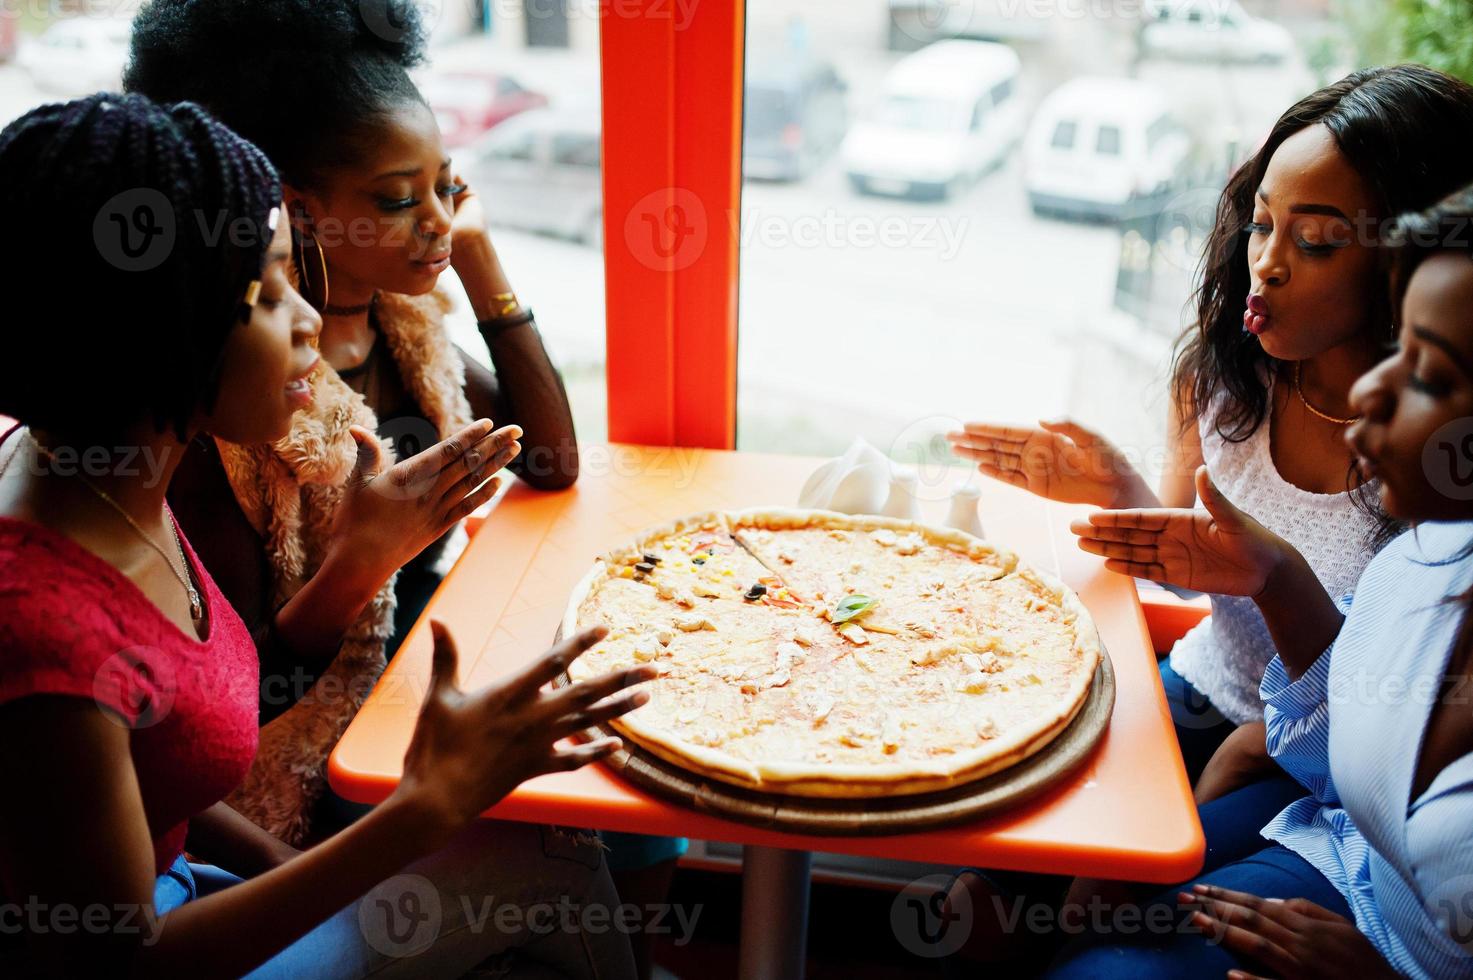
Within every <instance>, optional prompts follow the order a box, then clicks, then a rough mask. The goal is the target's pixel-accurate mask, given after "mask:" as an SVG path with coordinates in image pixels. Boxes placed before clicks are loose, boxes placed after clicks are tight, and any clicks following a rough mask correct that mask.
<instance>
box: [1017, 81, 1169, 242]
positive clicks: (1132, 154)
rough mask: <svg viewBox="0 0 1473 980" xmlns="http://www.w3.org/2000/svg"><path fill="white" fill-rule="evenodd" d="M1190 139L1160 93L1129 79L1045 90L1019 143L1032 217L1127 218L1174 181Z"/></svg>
mask: <svg viewBox="0 0 1473 980" xmlns="http://www.w3.org/2000/svg"><path fill="white" fill-rule="evenodd" d="M1190 155H1191V138H1190V137H1189V136H1188V135H1187V133H1186V131H1185V130H1184V129H1182V128H1181V127H1180V126H1178V125H1177V124H1176V123H1175V122H1174V121H1173V120H1172V118H1171V113H1170V111H1169V109H1168V106H1167V103H1166V99H1165V97H1164V96H1163V95H1162V94H1161V93H1160V91H1158V90H1157V89H1155V88H1154V87H1152V86H1151V85H1148V84H1146V83H1145V82H1141V81H1137V80H1136V79H1133V78H1098V77H1087V76H1086V77H1081V78H1076V79H1073V80H1072V81H1069V82H1066V83H1064V84H1063V85H1061V86H1059V87H1058V88H1057V89H1055V90H1054V91H1053V92H1051V93H1050V94H1049V96H1048V98H1046V99H1044V100H1043V104H1042V105H1040V106H1039V107H1038V111H1037V112H1036V113H1035V114H1034V116H1033V123H1032V125H1031V126H1030V127H1029V129H1028V137H1027V140H1026V141H1025V143H1024V160H1023V184H1024V186H1025V187H1026V188H1027V191H1028V200H1029V203H1030V204H1032V205H1033V211H1034V213H1036V214H1059V215H1073V216H1078V217H1086V218H1106V219H1118V218H1121V217H1126V216H1128V215H1129V214H1130V213H1132V211H1133V210H1134V209H1135V208H1137V207H1138V206H1139V205H1140V203H1141V202H1142V201H1143V200H1144V199H1150V198H1153V197H1156V196H1157V195H1161V194H1165V193H1167V192H1169V191H1170V190H1171V188H1172V187H1173V186H1174V185H1175V184H1176V183H1177V182H1178V181H1179V179H1180V178H1181V176H1182V173H1183V170H1184V168H1185V166H1186V163H1187V160H1188V158H1189V156H1190Z"/></svg>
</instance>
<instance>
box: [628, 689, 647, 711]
mask: <svg viewBox="0 0 1473 980" xmlns="http://www.w3.org/2000/svg"><path fill="white" fill-rule="evenodd" d="M649 699H650V695H649V692H648V691H636V692H634V697H632V698H630V699H629V700H630V702H631V703H632V704H634V705H635V706H636V707H638V706H639V705H641V704H647V703H648V702H649Z"/></svg>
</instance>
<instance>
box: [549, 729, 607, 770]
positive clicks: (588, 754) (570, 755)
mask: <svg viewBox="0 0 1473 980" xmlns="http://www.w3.org/2000/svg"><path fill="white" fill-rule="evenodd" d="M623 747H624V743H623V742H622V741H621V740H620V739H618V738H614V737H613V736H610V737H609V738H601V739H599V740H598V741H596V742H586V743H584V744H582V745H574V746H570V747H569V748H565V749H558V750H557V751H555V752H554V753H553V754H552V759H551V761H550V762H549V763H548V766H547V771H548V772H568V771H570V770H573V769H582V768H583V767H584V766H586V765H588V764H589V763H590V762H597V761H598V760H599V759H602V758H605V757H606V756H609V755H612V754H613V753H615V752H617V751H619V750H620V749H622V748H623Z"/></svg>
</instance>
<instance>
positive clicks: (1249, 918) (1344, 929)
mask: <svg viewBox="0 0 1473 980" xmlns="http://www.w3.org/2000/svg"><path fill="white" fill-rule="evenodd" d="M1177 899H1178V901H1180V902H1181V903H1182V904H1183V905H1187V906H1195V907H1196V908H1197V910H1198V911H1197V912H1196V913H1194V914H1193V916H1192V924H1193V925H1195V926H1196V927H1197V928H1199V929H1201V930H1202V931H1203V932H1206V933H1207V934H1208V935H1209V936H1210V937H1211V938H1212V939H1214V940H1216V941H1219V942H1221V943H1222V945H1223V947H1224V948H1226V949H1229V950H1231V951H1232V952H1234V953H1237V954H1238V955H1239V956H1242V957H1246V958H1247V959H1250V960H1252V961H1254V962H1255V963H1260V964H1262V965H1263V966H1264V967H1265V968H1266V969H1267V970H1268V971H1270V972H1271V973H1272V974H1273V975H1274V976H1276V977H1282V978H1284V980H1320V978H1324V980H1339V978H1341V977H1365V978H1367V980H1372V978H1375V980H1380V978H1387V980H1389V978H1392V977H1398V976H1400V974H1398V973H1397V972H1396V971H1395V970H1393V969H1392V968H1391V966H1390V965H1389V964H1388V963H1387V962H1386V960H1385V959H1384V958H1382V956H1381V954H1380V952H1378V951H1377V949H1376V947H1375V946H1373V945H1371V941H1370V940H1369V939H1367V938H1366V937H1365V936H1364V935H1362V934H1361V931H1360V930H1359V929H1357V928H1356V927H1355V923H1354V922H1351V921H1350V920H1349V919H1347V918H1345V917H1344V916H1343V915H1336V914H1335V913H1334V912H1331V911H1330V910H1329V909H1326V908H1324V907H1322V906H1319V905H1316V904H1315V903H1314V902H1311V901H1309V900H1308V899H1305V898H1291V899H1289V900H1288V901H1285V900H1283V899H1278V898H1260V897H1258V896H1257V895H1250V894H1248V893H1247V892H1237V891H1231V890H1229V889H1227V888H1219V887H1218V886H1216V885H1196V886H1194V887H1193V889H1192V891H1191V892H1182V893H1181V894H1180V895H1179V896H1177ZM1228 976H1229V977H1231V978H1234V980H1258V978H1256V977H1255V976H1254V975H1253V974H1251V973H1248V972H1246V971H1244V970H1230V971H1229V972H1228Z"/></svg>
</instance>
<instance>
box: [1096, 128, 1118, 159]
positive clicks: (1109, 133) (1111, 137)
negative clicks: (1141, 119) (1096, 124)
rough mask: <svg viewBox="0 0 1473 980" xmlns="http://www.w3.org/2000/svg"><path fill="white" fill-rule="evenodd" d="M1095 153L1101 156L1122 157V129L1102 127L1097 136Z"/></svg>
mask: <svg viewBox="0 0 1473 980" xmlns="http://www.w3.org/2000/svg"><path fill="white" fill-rule="evenodd" d="M1095 152H1096V153H1098V154H1099V155H1100V156H1106V157H1118V156H1119V155H1120V127H1119V126H1101V127H1100V129H1099V132H1098V133H1096V134H1095Z"/></svg>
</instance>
